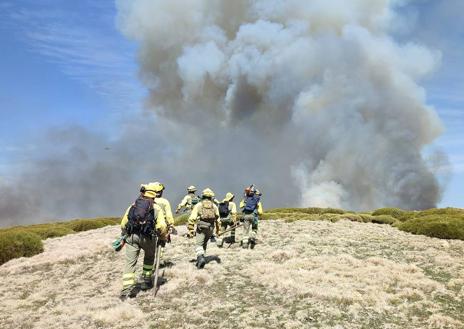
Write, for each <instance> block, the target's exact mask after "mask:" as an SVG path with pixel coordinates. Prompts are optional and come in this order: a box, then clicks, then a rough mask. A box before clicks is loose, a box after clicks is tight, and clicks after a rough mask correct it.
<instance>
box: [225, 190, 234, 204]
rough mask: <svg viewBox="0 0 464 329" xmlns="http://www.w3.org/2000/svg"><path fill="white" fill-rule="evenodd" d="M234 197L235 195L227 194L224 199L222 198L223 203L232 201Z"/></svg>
mask: <svg viewBox="0 0 464 329" xmlns="http://www.w3.org/2000/svg"><path fill="white" fill-rule="evenodd" d="M234 197H235V195H233V194H232V193H230V192H227V194H226V197H225V198H224V200H223V202H225V201H232V199H233V198H234Z"/></svg>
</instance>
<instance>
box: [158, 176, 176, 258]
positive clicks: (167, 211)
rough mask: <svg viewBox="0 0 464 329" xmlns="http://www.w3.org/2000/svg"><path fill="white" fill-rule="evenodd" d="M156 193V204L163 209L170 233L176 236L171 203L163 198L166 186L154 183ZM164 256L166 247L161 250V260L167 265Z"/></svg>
mask: <svg viewBox="0 0 464 329" xmlns="http://www.w3.org/2000/svg"><path fill="white" fill-rule="evenodd" d="M153 185H154V187H155V191H156V198H155V204H157V205H158V206H160V207H161V209H163V213H164V217H165V218H166V223H167V224H168V232H169V233H172V234H176V229H175V228H174V217H173V215H172V210H171V203H170V202H169V200H168V199H166V198H164V197H163V192H164V190H165V189H166V188H165V186H164V184H162V183H160V182H154V183H153ZM163 255H164V247H163V248H161V255H160V259H162V260H161V262H162V263H164V264H166V263H165V260H164V259H163Z"/></svg>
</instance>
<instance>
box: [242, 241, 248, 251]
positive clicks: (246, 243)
mask: <svg viewBox="0 0 464 329" xmlns="http://www.w3.org/2000/svg"><path fill="white" fill-rule="evenodd" d="M241 243H242V248H243V249H248V242H243V241H242V242H241Z"/></svg>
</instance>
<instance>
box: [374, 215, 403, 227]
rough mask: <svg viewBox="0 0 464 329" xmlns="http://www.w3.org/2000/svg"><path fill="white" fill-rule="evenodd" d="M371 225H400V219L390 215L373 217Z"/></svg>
mask: <svg viewBox="0 0 464 329" xmlns="http://www.w3.org/2000/svg"><path fill="white" fill-rule="evenodd" d="M371 223H374V224H388V225H395V224H396V223H398V219H396V218H394V217H392V216H390V215H379V216H372V219H371Z"/></svg>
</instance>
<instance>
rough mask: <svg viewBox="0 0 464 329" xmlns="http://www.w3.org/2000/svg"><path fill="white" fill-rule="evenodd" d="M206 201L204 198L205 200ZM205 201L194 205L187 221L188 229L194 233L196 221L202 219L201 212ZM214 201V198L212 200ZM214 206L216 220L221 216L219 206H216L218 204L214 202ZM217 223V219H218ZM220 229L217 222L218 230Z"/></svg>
mask: <svg viewBox="0 0 464 329" xmlns="http://www.w3.org/2000/svg"><path fill="white" fill-rule="evenodd" d="M203 201H204V200H203ZM203 201H200V202H199V203H197V204H196V205H195V207H193V210H192V212H191V213H190V216H189V219H188V222H187V229H188V231H189V232H190V233H193V230H194V227H195V223H196V222H197V221H198V220H199V219H201V218H200V213H201V207H202V206H203ZM211 201H212V200H211ZM213 207H214V212H215V214H216V220H217V219H218V218H219V208H218V207H217V206H216V204H215V203H214V202H213ZM216 223H217V221H216ZM217 229H218V226H217V224H216V230H217Z"/></svg>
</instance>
